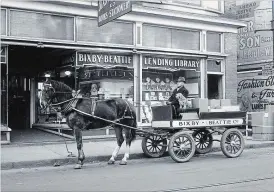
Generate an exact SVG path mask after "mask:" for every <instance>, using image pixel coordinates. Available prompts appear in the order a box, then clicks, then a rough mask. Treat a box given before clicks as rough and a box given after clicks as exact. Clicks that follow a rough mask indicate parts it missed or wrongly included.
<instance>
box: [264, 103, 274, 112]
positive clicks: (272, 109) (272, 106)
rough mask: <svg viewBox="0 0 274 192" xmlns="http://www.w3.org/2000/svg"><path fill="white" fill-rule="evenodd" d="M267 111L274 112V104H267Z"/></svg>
mask: <svg viewBox="0 0 274 192" xmlns="http://www.w3.org/2000/svg"><path fill="white" fill-rule="evenodd" d="M265 112H274V105H267V106H266V108H265Z"/></svg>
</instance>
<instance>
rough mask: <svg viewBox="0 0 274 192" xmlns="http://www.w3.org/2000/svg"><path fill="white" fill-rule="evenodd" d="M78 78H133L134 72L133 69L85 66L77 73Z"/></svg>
mask: <svg viewBox="0 0 274 192" xmlns="http://www.w3.org/2000/svg"><path fill="white" fill-rule="evenodd" d="M79 78H80V79H81V80H96V79H102V78H111V79H128V80H133V78H134V72H133V69H132V70H121V69H93V68H90V69H89V68H86V69H84V70H83V71H82V72H80V73H79Z"/></svg>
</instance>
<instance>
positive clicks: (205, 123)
mask: <svg viewBox="0 0 274 192" xmlns="http://www.w3.org/2000/svg"><path fill="white" fill-rule="evenodd" d="M242 124H243V119H215V120H214V119H209V120H188V121H173V122H172V127H185V128H187V127H214V126H230V125H242Z"/></svg>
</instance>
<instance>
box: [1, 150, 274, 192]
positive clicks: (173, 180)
mask: <svg viewBox="0 0 274 192" xmlns="http://www.w3.org/2000/svg"><path fill="white" fill-rule="evenodd" d="M273 159H274V148H260V149H250V150H245V151H244V152H243V153H242V155H241V156H240V157H238V158H232V159H231V158H226V157H225V156H224V155H223V154H222V152H214V153H209V154H206V155H200V156H194V157H193V158H192V159H191V160H190V161H189V162H186V163H175V162H174V161H173V160H172V159H171V158H170V157H163V158H159V159H139V160H130V161H129V162H128V165H126V166H122V165H119V164H118V162H117V163H116V164H115V165H107V164H106V162H104V163H96V164H85V165H84V167H83V169H81V170H74V169H73V165H67V166H60V167H39V168H32V169H19V170H18V169H17V170H16V169H12V170H2V172H1V176H2V191H117V192H118V191H120V192H121V191H149V192H152V191H155V192H156V191H166V192H172V191H256V192H258V191H274V166H273V163H274V161H273Z"/></svg>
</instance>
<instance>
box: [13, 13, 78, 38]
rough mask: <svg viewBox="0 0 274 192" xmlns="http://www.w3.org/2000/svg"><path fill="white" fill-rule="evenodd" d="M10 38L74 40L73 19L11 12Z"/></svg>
mask: <svg viewBox="0 0 274 192" xmlns="http://www.w3.org/2000/svg"><path fill="white" fill-rule="evenodd" d="M10 33H11V36H17V37H29V38H45V39H58V40H74V18H73V17H65V16H59V15H51V14H43V13H35V12H27V11H19V10H11V11H10Z"/></svg>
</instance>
